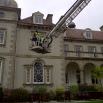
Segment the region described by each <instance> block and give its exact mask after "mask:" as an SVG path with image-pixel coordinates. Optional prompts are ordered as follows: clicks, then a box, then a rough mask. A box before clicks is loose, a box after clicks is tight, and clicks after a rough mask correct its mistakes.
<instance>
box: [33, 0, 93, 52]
mask: <svg viewBox="0 0 103 103" xmlns="http://www.w3.org/2000/svg"><path fill="white" fill-rule="evenodd" d="M90 1H91V0H77V1H76V2H75V3H74V4H73V5H72V6H71V8H70V9H69V10H68V11H67V12H66V13H65V14H64V15H63V17H62V18H61V19H60V20H59V21H58V22H57V23H56V25H55V27H54V28H53V29H52V30H51V31H50V33H49V34H47V35H46V36H45V37H44V38H39V39H37V38H36V36H35V35H34V37H33V39H32V42H35V44H36V45H35V46H34V47H33V48H32V50H33V51H35V52H37V53H49V51H48V48H49V46H50V44H51V43H52V41H53V38H54V37H55V36H56V37H58V36H59V35H60V33H58V32H60V31H61V32H63V31H65V30H66V28H67V27H68V25H70V23H71V22H72V21H73V20H74V19H75V17H76V16H77V15H78V14H79V13H80V12H81V11H82V10H83V9H84V8H85V7H86V6H87V5H88V4H89V2H90ZM37 33H38V31H37ZM57 34H58V35H57ZM36 42H38V43H36ZM39 42H40V43H39Z"/></svg>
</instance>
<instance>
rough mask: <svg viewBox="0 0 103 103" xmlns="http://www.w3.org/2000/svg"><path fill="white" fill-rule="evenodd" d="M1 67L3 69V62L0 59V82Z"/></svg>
mask: <svg viewBox="0 0 103 103" xmlns="http://www.w3.org/2000/svg"><path fill="white" fill-rule="evenodd" d="M2 69H3V62H2V60H0V84H1V82H2Z"/></svg>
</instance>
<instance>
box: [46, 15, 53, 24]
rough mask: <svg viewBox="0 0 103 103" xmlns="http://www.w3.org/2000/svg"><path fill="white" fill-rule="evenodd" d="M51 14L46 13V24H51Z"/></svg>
mask: <svg viewBox="0 0 103 103" xmlns="http://www.w3.org/2000/svg"><path fill="white" fill-rule="evenodd" d="M52 16H53V14H48V15H47V17H46V22H47V24H52Z"/></svg>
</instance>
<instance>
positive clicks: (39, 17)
mask: <svg viewBox="0 0 103 103" xmlns="http://www.w3.org/2000/svg"><path fill="white" fill-rule="evenodd" d="M43 16H44V15H43V14H42V13H40V12H39V11H38V12H35V13H34V14H33V23H34V24H43Z"/></svg>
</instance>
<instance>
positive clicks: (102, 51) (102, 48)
mask: <svg viewBox="0 0 103 103" xmlns="http://www.w3.org/2000/svg"><path fill="white" fill-rule="evenodd" d="M101 53H102V55H103V47H101Z"/></svg>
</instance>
